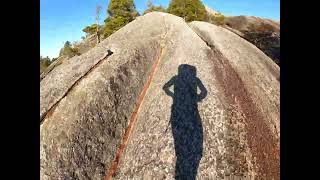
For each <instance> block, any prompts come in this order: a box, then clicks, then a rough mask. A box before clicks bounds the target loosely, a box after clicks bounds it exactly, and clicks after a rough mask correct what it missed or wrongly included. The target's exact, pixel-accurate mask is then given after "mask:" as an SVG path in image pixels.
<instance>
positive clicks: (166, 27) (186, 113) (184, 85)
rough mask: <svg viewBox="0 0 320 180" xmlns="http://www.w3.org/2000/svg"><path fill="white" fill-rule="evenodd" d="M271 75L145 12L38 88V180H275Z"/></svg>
mask: <svg viewBox="0 0 320 180" xmlns="http://www.w3.org/2000/svg"><path fill="white" fill-rule="evenodd" d="M279 77H280V69H279V67H278V66H277V65H276V64H275V63H274V62H273V61H272V60H271V59H270V58H269V57H268V56H266V55H265V54H264V53H263V52H262V51H260V50H259V49H258V48H256V47H255V46H254V45H252V44H251V43H249V42H247V41H246V40H244V39H243V38H241V37H239V36H238V35H236V34H234V33H232V32H230V31H228V30H226V29H224V28H222V27H218V26H215V25H212V24H208V23H204V22H192V23H190V24H187V23H186V22H185V21H183V19H182V18H179V17H177V16H174V15H171V14H167V13H159V12H152V13H148V14H146V15H144V16H141V17H138V18H137V19H136V20H134V21H133V22H131V23H129V24H128V25H126V26H125V27H123V28H121V29H120V30H119V31H117V32H116V33H114V34H112V35H111V36H110V37H108V38H107V39H105V40H104V41H102V42H101V43H100V44H99V45H97V46H96V47H94V48H93V49H91V50H89V51H88V52H86V53H84V54H83V55H81V56H76V57H73V58H71V59H69V60H68V61H63V62H62V63H61V64H60V65H59V66H56V67H55V68H53V69H52V70H51V71H50V72H49V73H47V74H46V76H45V77H43V79H42V81H41V82H40V135H41V143H40V161H41V167H40V168H41V169H40V174H41V179H103V178H106V179H110V178H111V177H112V178H113V179H195V178H197V179H232V178H240V179H280V178H279V175H280V174H279V163H280V162H279V136H280V128H279V126H280V125H279V123H280V119H279V118H280V117H279V114H280V113H279V110H280V107H279V104H280V102H279V98H280V92H279V88H280V86H279V85H280V82H279Z"/></svg>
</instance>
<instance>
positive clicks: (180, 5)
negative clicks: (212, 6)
mask: <svg viewBox="0 0 320 180" xmlns="http://www.w3.org/2000/svg"><path fill="white" fill-rule="evenodd" d="M168 12H169V13H171V14H174V15H177V16H180V17H182V18H183V19H184V20H185V21H187V22H190V21H204V20H206V18H207V17H206V16H207V12H206V9H205V7H204V5H203V4H202V2H201V1H200V0H172V1H171V2H170V4H169V7H168Z"/></svg>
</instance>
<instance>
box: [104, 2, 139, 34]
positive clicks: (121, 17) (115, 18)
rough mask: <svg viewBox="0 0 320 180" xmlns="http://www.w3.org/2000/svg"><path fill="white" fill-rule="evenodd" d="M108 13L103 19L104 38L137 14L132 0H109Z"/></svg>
mask: <svg viewBox="0 0 320 180" xmlns="http://www.w3.org/2000/svg"><path fill="white" fill-rule="evenodd" d="M108 14H109V17H108V18H107V19H106V20H105V26H104V29H103V36H104V38H106V37H108V36H110V35H111V34H112V33H114V32H115V31H117V30H119V29H120V28H122V27H123V26H125V25H126V24H128V23H129V22H131V21H133V20H134V19H135V18H136V17H137V16H138V15H139V13H138V12H137V11H136V7H135V5H134V3H133V0H110V3H109V6H108Z"/></svg>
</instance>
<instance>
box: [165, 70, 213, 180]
mask: <svg viewBox="0 0 320 180" xmlns="http://www.w3.org/2000/svg"><path fill="white" fill-rule="evenodd" d="M195 72H196V71H195V67H194V66H190V65H181V66H179V72H178V75H177V76H174V77H172V78H171V79H170V81H168V82H167V83H166V84H165V85H164V87H163V89H164V91H165V92H166V94H168V95H169V96H171V97H172V98H173V104H172V107H171V118H170V122H171V128H172V134H173V138H174V145H175V152H176V157H177V160H176V170H175V179H190V180H193V179H196V174H197V169H198V166H199V163H200V160H201V157H202V151H203V128H202V123H201V118H200V115H199V111H198V105H197V103H198V102H199V101H201V100H202V99H203V98H205V97H206V95H207V91H206V89H205V87H204V86H203V84H202V82H201V81H200V79H198V78H197V77H196V76H195ZM170 86H174V88H173V89H174V93H173V92H171V91H170V90H169V87H170ZM197 87H199V89H200V90H201V93H200V94H199V95H198V94H197Z"/></svg>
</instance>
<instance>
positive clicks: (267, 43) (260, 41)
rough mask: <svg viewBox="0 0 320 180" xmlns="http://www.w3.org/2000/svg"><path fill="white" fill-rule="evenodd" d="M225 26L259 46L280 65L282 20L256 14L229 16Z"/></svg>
mask: <svg viewBox="0 0 320 180" xmlns="http://www.w3.org/2000/svg"><path fill="white" fill-rule="evenodd" d="M225 24H226V25H225V26H224V27H225V28H226V29H228V30H230V31H232V32H234V33H236V34H237V35H239V36H240V37H242V38H244V39H246V40H247V41H249V42H250V43H252V44H254V45H255V46H257V47H258V48H259V49H260V50H262V51H263V52H264V53H265V54H266V55H267V56H269V57H270V58H271V59H272V60H273V61H274V62H275V63H276V64H278V65H279V66H280V21H274V20H271V19H265V18H258V17H254V16H229V17H226V19H225Z"/></svg>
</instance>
